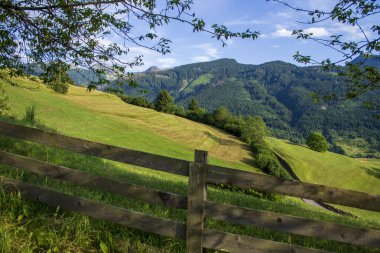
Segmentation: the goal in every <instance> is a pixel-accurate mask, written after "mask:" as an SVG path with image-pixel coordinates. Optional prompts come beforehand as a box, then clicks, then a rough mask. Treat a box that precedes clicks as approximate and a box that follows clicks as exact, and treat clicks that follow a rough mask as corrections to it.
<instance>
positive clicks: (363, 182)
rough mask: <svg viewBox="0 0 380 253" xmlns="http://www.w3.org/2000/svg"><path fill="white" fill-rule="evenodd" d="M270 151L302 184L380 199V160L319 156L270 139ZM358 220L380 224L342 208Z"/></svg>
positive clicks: (377, 216)
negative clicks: (276, 154) (277, 156)
mask: <svg viewBox="0 0 380 253" xmlns="http://www.w3.org/2000/svg"><path fill="white" fill-rule="evenodd" d="M267 143H268V144H269V145H270V147H271V148H272V149H273V150H274V151H275V152H276V153H278V154H279V155H280V156H281V157H283V158H284V159H285V160H286V161H287V163H288V164H289V165H290V166H291V168H292V169H293V171H294V172H295V173H296V175H297V176H298V177H299V178H300V180H301V181H304V182H310V183H316V184H323V185H328V186H333V187H338V188H344V189H349V190H356V191H362V192H368V193H371V194H376V195H380V162H379V161H380V160H379V159H354V158H350V157H347V156H343V155H339V154H335V153H331V152H325V153H320V152H316V151H313V150H311V149H309V148H307V147H304V146H301V145H297V144H294V143H291V142H289V141H286V140H280V139H275V138H268V139H267ZM339 208H340V209H343V210H346V211H348V212H351V213H353V214H355V215H357V216H359V217H366V218H369V219H375V220H376V219H377V220H380V214H379V213H374V212H367V211H362V210H358V209H353V208H347V207H339Z"/></svg>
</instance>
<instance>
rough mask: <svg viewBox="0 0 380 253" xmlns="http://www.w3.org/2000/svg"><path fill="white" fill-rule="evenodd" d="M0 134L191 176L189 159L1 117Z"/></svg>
mask: <svg viewBox="0 0 380 253" xmlns="http://www.w3.org/2000/svg"><path fill="white" fill-rule="evenodd" d="M0 134H2V135H7V136H11V137H14V138H19V139H24V140H29V141H33V142H37V143H40V144H44V145H48V146H51V147H56V148H62V149H65V150H69V151H73V152H77V153H81V154H86V155H91V156H96V157H101V158H105V159H109V160H114V161H117V162H122V163H127V164H132V165H136V166H141V167H145V168H149V169H154V170H160V171H165V172H169V173H173V174H178V175H183V176H188V170H189V162H188V161H185V160H180V159H176V158H170V157H165V156H160V155H154V154H150V153H146V152H142V151H136V150H131V149H127V148H121V147H116V146H111V145H106V144H101V143H98V142H93V141H87V140H82V139H78V138H74V137H69V136H64V135H61V134H56V133H50V132H46V131H42V130H39V129H35V128H30V127H25V126H20V125H15V124H10V123H6V122H2V121H0Z"/></svg>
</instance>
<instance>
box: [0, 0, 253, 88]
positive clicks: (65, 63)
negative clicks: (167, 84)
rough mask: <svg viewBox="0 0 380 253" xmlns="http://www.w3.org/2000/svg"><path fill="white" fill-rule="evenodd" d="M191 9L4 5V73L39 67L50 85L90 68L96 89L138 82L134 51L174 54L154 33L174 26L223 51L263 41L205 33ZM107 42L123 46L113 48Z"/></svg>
mask: <svg viewBox="0 0 380 253" xmlns="http://www.w3.org/2000/svg"><path fill="white" fill-rule="evenodd" d="M192 5H193V2H192V0H170V1H158V0H132V1H131V0H66V1H60V0H42V1H40V0H38V1H37V0H1V1H0V68H1V69H4V68H9V69H11V70H13V74H23V73H25V63H37V64H39V65H41V67H42V69H43V75H42V77H43V79H44V81H46V82H49V81H52V80H53V79H54V78H55V73H57V72H60V73H66V72H67V70H69V69H70V68H72V67H78V68H79V67H85V68H88V69H90V70H92V71H93V72H94V73H96V78H94V80H91V81H92V82H91V83H90V86H89V88H94V87H96V85H97V84H103V83H107V82H108V81H109V78H108V76H109V75H112V77H113V79H118V80H125V79H126V78H128V77H129V79H128V80H130V81H131V80H133V79H131V78H130V77H131V76H130V75H129V74H127V71H128V70H129V69H130V68H133V67H134V66H138V65H140V64H141V63H142V55H138V56H131V54H130V52H129V49H130V47H132V46H139V47H144V48H148V49H151V50H154V51H157V52H159V53H162V54H166V53H169V52H170V43H171V41H170V40H169V39H168V38H164V37H160V36H159V35H158V34H157V32H156V30H155V28H156V27H158V26H164V25H167V24H169V23H170V22H172V21H178V22H183V23H186V24H187V25H189V26H191V27H192V28H193V31H194V32H206V33H209V34H211V36H213V37H215V38H216V39H217V40H221V41H222V43H223V45H225V42H224V40H225V39H229V38H232V37H240V38H250V39H256V38H257V37H258V32H251V31H249V30H246V31H244V32H231V31H229V30H228V29H227V28H226V27H225V26H223V25H217V24H214V25H212V26H210V27H206V24H205V22H204V21H203V19H201V18H198V17H196V15H195V14H194V13H192V12H191V7H192ZM135 26H139V27H143V26H145V27H146V30H148V32H146V33H144V34H136V33H137V32H136V30H134V27H135ZM107 36H115V37H117V38H118V41H120V42H119V43H109V42H108V41H107ZM124 59H125V60H124ZM131 84H134V83H131Z"/></svg>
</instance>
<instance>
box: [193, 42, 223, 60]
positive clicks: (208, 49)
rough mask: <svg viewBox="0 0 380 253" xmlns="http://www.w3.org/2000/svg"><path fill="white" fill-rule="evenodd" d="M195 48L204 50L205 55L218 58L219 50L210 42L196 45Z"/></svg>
mask: <svg viewBox="0 0 380 253" xmlns="http://www.w3.org/2000/svg"><path fill="white" fill-rule="evenodd" d="M194 47H195V48H198V49H201V50H202V51H203V55H205V56H208V57H210V58H218V57H219V55H220V54H219V50H218V49H217V48H215V47H213V46H212V45H211V44H210V43H205V44H199V45H195V46H194Z"/></svg>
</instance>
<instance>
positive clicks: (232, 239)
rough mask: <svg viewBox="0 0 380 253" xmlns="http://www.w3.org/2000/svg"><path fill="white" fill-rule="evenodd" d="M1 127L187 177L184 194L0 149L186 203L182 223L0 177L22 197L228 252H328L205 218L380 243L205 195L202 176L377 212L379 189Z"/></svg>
mask: <svg viewBox="0 0 380 253" xmlns="http://www.w3.org/2000/svg"><path fill="white" fill-rule="evenodd" d="M0 134H1V135H6V136H10V137H14V138H19V139H24V140H29V141H33V142H37V143H40V144H44V145H48V146H51V147H56V148H62V149H65V150H69V151H73V152H77V153H81V154H86V155H91V156H96V157H100V158H105V159H109V160H113V161H118V162H122V163H127V164H132V165H137V166H141V167H145V168H149V169H153V170H159V171H164V172H168V173H173V174H177V175H182V176H188V177H189V184H188V195H187V196H181V195H178V194H174V193H169V192H163V191H159V190H156V189H150V188H147V187H143V186H141V185H136V184H131V183H127V182H122V181H118V180H115V179H109V178H105V177H101V176H97V175H92V174H89V173H86V172H82V171H78V170H73V169H70V168H66V167H63V166H58V165H54V164H50V163H47V162H43V161H39V160H36V159H32V158H28V157H24V156H21V155H16V154H12V153H8V152H4V151H0V162H1V163H3V164H7V165H10V166H14V167H17V168H21V169H24V170H26V171H29V172H32V173H35V174H38V175H41V176H49V177H52V178H56V179H59V180H64V181H68V182H72V183H75V184H77V185H80V186H84V187H89V188H94V189H98V190H102V191H106V192H110V193H116V194H120V195H124V196H128V197H132V198H135V199H139V200H143V201H147V202H149V203H153V204H158V205H162V206H166V207H170V208H177V209H185V210H187V219H186V224H184V223H180V222H176V221H172V220H168V219H163V218H159V217H154V216H150V215H146V214H143V213H139V212H135V211H130V210H127V209H124V208H119V207H114V206H111V205H107V204H103V203H98V202H95V201H91V200H87V199H83V198H79V197H75V196H70V195H67V194H63V193H60V192H57V191H54V190H50V189H46V188H42V187H39V186H36V185H32V184H28V183H24V182H19V181H15V180H11V179H7V178H4V177H0V184H1V186H2V188H3V189H5V190H6V191H15V190H16V191H19V192H20V193H21V196H22V197H24V198H26V199H29V200H34V201H38V202H41V203H45V204H48V205H53V206H60V208H62V209H66V210H71V211H75V212H78V213H80V214H83V215H87V216H90V217H93V218H97V219H104V220H108V221H111V222H114V223H118V224H122V225H125V226H128V227H131V228H136V229H140V230H143V231H147V232H151V233H155V234H158V235H162V236H168V237H173V238H178V239H183V240H186V248H187V252H191V253H193V252H194V253H195V252H202V249H203V248H209V249H215V250H222V251H228V252H326V251H323V250H318V249H311V248H306V247H301V246H296V245H290V244H285V243H280V242H275V241H269V240H263V239H257V238H253V237H248V236H243V235H238V234H231V233H225V232H220V231H214V230H210V229H207V228H204V218H210V219H214V220H220V221H227V222H230V223H234V224H241V225H250V226H254V227H260V228H267V229H271V230H274V231H279V232H286V233H290V234H296V235H304V236H310V237H315V238H321V239H327V240H333V241H338V242H343V243H349V244H353V245H360V246H367V247H374V248H380V231H379V230H371V229H360V228H354V227H349V226H343V225H338V224H334V223H329V222H322V221H314V220H309V219H305V218H299V217H293V216H288V215H283V214H278V213H272V212H267V211H260V210H254V209H250V208H242V207H238V206H232V205H227V204H221V203H216V202H212V201H208V200H207V183H214V184H227V185H231V186H235V187H240V188H243V189H256V190H259V191H263V192H268V193H277V194H283V195H288V196H294V197H300V198H307V199H312V200H315V201H322V202H327V203H331V204H338V205H344V206H351V207H356V208H360V209H365V210H371V211H377V212H380V196H377V195H370V194H367V193H363V192H357V191H351V190H344V189H338V188H334V187H328V186H323V185H316V184H310V183H302V182H298V181H290V180H283V179H278V178H275V177H272V176H267V175H263V174H257V173H252V172H246V171H239V170H236V169H231V168H224V167H219V166H215V165H210V164H208V163H207V152H206V151H200V150H196V151H195V160H194V162H189V161H185V160H180V159H174V158H169V157H164V156H160V155H154V154H150V153H145V152H141V151H135V150H130V149H126V148H120V147H115V146H111V145H105V144H101V143H96V142H92V141H87V140H82V139H77V138H73V137H68V136H63V135H60V134H56V133H50V132H46V131H42V130H38V129H34V128H29V127H24V126H19V125H15V124H10V123H5V122H0Z"/></svg>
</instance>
